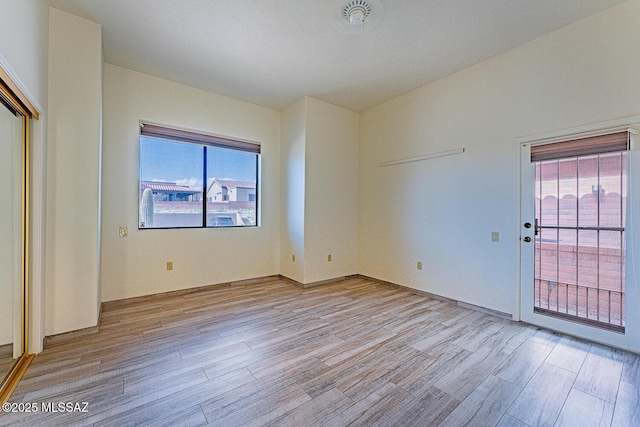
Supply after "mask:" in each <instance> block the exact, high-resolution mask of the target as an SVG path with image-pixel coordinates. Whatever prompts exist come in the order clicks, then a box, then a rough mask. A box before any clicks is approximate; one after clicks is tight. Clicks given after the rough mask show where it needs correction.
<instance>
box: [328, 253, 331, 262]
mask: <svg viewBox="0 0 640 427" xmlns="http://www.w3.org/2000/svg"><path fill="white" fill-rule="evenodd" d="M327 262H331V254H329V255H327Z"/></svg>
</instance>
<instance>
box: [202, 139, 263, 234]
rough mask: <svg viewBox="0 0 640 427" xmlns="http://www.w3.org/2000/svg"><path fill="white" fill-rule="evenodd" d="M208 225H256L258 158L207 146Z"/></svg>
mask: <svg viewBox="0 0 640 427" xmlns="http://www.w3.org/2000/svg"><path fill="white" fill-rule="evenodd" d="M206 152H207V226H208V227H244V226H255V225H257V208H258V205H257V203H258V202H257V200H258V198H257V194H258V193H257V190H258V173H257V172H258V168H257V165H258V155H257V154H253V153H246V152H242V151H236V150H228V149H223V148H215V147H206Z"/></svg>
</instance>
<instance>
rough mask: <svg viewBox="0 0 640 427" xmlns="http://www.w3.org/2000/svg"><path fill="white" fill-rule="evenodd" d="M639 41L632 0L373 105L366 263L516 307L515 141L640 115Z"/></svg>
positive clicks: (392, 277)
mask: <svg viewBox="0 0 640 427" xmlns="http://www.w3.org/2000/svg"><path fill="white" fill-rule="evenodd" d="M638 40H640V2H638V1H631V2H627V3H624V4H622V5H621V6H618V7H614V8H612V9H609V10H607V11H605V12H603V13H600V14H597V15H595V16H592V17H590V18H588V19H585V20H583V21H580V22H578V23H576V24H573V25H570V26H567V27H565V28H562V29H560V30H558V31H555V32H553V33H551V34H548V35H547V36H545V37H542V38H540V39H538V40H535V41H533V42H531V43H529V44H527V45H524V46H521V47H519V48H516V49H514V50H511V51H509V52H507V53H505V54H502V55H499V56H496V57H494V58H492V59H490V60H488V61H485V62H483V63H480V64H477V65H475V66H473V67H470V68H468V69H466V70H463V71H461V72H459V73H456V74H454V75H452V76H450V77H447V78H444V79H442V80H440V81H438V82H435V83H433V84H431V85H428V86H425V87H422V88H420V89H418V90H416V91H413V92H411V93H408V94H406V95H404V96H401V97H399V98H396V99H394V100H391V101H389V102H387V103H384V104H382V105H380V106H377V107H375V108H373V109H371V110H369V111H366V112H365V113H363V114H362V118H361V134H360V152H359V160H360V172H359V177H360V183H359V197H360V203H359V220H360V222H359V239H360V242H359V272H360V273H361V274H365V275H368V276H372V277H377V278H380V279H384V280H389V281H392V282H396V283H399V284H402V285H406V286H410V287H413V288H416V289H420V290H423V291H428V292H433V293H435V294H439V295H443V296H447V297H451V298H455V299H458V300H461V301H465V302H468V303H471V304H476V305H480V306H483V307H487V308H490V309H494V310H498V311H501V312H505V313H513V312H514V310H515V308H516V303H515V301H516V295H515V292H516V287H517V285H518V278H517V277H516V270H517V265H518V262H519V260H518V259H517V253H518V248H517V245H518V237H519V235H518V222H519V217H518V209H519V208H518V206H519V198H518V197H519V195H518V194H519V193H518V192H519V188H518V183H517V180H518V174H517V161H518V160H517V155H518V153H517V148H518V147H517V146H516V144H515V138H517V137H520V136H524V135H531V134H538V133H543V132H547V131H552V130H557V129H563V128H570V127H575V126H579V125H583V124H589V123H595V122H601V121H605V120H610V119H615V118H619V117H625V116H631V115H636V114H638V113H640V85H639V84H638V76H639V75H640V57H639V56H638V55H635V54H634V52H637V50H638ZM458 147H465V148H466V152H465V153H464V154H462V155H457V156H452V157H445V158H440V159H433V160H428V161H423V162H418V163H410V164H405V165H399V166H392V167H387V168H381V167H379V165H378V164H379V163H380V162H383V161H388V160H393V159H398V158H404V157H411V156H417V155H422V154H428V153H434V152H439V151H444V150H449V149H454V148H458ZM635 179H636V180H637V179H638V176H637V175H636V178H635ZM636 203H640V201H639V200H638V199H636ZM638 208H640V206H639V207H638ZM492 231H498V232H500V242H498V243H492V242H491V241H490V237H491V232H492ZM635 244H636V245H637V244H640V241H639V242H635ZM417 261H422V263H423V266H424V269H423V270H422V271H419V270H417V269H416V262H417Z"/></svg>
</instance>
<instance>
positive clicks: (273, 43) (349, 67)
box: [48, 0, 622, 111]
mask: <svg viewBox="0 0 640 427" xmlns="http://www.w3.org/2000/svg"><path fill="white" fill-rule="evenodd" d="M345 2H346V0H297V1H293V0H48V3H49V4H50V5H51V6H53V7H56V8H58V9H61V10H64V11H67V12H70V13H73V14H75V15H78V16H82V17H85V18H87V19H90V20H93V21H95V22H98V23H99V24H101V25H102V31H103V43H104V57H105V61H106V62H108V63H111V64H115V65H119V66H122V67H126V68H129V69H133V70H137V71H141V72H144V73H148V74H152V75H155V76H159V77H163V78H166V79H169V80H174V81H177V82H180V83H184V84H187V85H190V86H195V87H198V88H201V89H205V90H208V91H211V92H215V93H218V94H222V95H226V96H229V97H232V98H236V99H240V100H244V101H248V102H252V103H255V104H259V105H263V106H267V107H272V108H275V109H282V108H284V107H286V106H287V105H289V104H290V103H292V102H294V101H295V100H297V99H299V98H301V97H303V96H305V95H310V96H313V97H315V98H318V99H321V100H324V101H326V102H329V103H332V104H335V105H339V106H342V107H344V108H348V109H350V110H353V111H363V110H366V109H368V108H370V107H372V106H374V105H377V104H379V103H381V102H384V101H386V100H388V99H391V98H393V97H396V96H398V95H401V94H403V93H406V92H409V91H411V90H413V89H416V88H418V87H421V86H423V85H425V84H427V83H430V82H432V81H435V80H437V79H439V78H442V77H444V76H446V75H448V74H452V73H454V72H456V71H459V70H461V69H463V68H466V67H468V66H470V65H472V64H475V63H477V62H480V61H482V60H484V59H487V58H490V57H492V56H494V55H497V54H499V53H502V52H504V51H506V50H509V49H511V48H513V47H515V46H518V45H521V44H524V43H527V42H529V41H531V40H533V39H535V38H538V37H540V36H543V35H544V34H547V33H549V32H551V31H553V30H555V29H558V28H560V27H563V26H565V25H568V24H570V23H573V22H576V21H578V20H581V19H583V18H586V17H588V16H590V15H593V14H595V13H597V12H599V11H601V10H604V9H606V8H608V7H611V6H613V5H615V4H618V3H622V0H482V1H481V0H372V3H374V7H375V6H377V8H375V9H374V13H377V14H378V16H377V17H376V20H377V21H378V22H374V23H373V24H371V22H370V25H367V24H366V23H365V26H364V30H363V31H355V32H354V31H347V30H345V26H344V25H343V24H344V23H343V22H342V21H340V10H341V7H342V6H343V5H344V3H345ZM346 28H348V27H346Z"/></svg>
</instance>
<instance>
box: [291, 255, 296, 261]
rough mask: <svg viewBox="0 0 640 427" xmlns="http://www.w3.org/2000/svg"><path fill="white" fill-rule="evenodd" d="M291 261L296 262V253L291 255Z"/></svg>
mask: <svg viewBox="0 0 640 427" xmlns="http://www.w3.org/2000/svg"><path fill="white" fill-rule="evenodd" d="M291 262H296V256H295V254H294V255H291Z"/></svg>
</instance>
